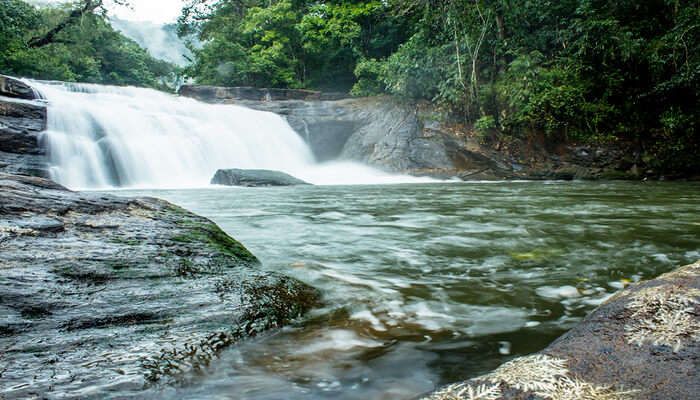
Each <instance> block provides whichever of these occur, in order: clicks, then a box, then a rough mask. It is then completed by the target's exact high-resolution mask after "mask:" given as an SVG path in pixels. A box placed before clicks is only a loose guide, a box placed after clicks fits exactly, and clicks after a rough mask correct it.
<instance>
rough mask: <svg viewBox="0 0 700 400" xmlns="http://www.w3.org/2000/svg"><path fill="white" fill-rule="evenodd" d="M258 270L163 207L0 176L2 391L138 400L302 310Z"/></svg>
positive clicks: (297, 292)
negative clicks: (157, 385) (156, 385)
mask: <svg viewBox="0 0 700 400" xmlns="http://www.w3.org/2000/svg"><path fill="white" fill-rule="evenodd" d="M258 264H259V262H258V260H257V258H256V257H255V256H254V255H252V254H251V253H250V252H249V251H248V250H247V249H246V248H245V247H243V245H241V244H240V243H239V242H237V241H235V240H233V239H231V238H230V237H229V236H228V235H226V234H225V233H224V232H223V231H221V229H219V228H218V227H217V226H216V225H215V224H214V223H212V222H211V221H209V220H207V219H206V218H203V217H200V216H197V215H195V214H192V213H190V212H188V211H186V210H184V209H182V208H179V207H177V206H175V205H172V204H170V203H168V202H165V201H162V200H157V199H152V198H131V199H130V198H121V197H115V196H111V195H104V194H99V193H80V192H71V191H68V190H66V189H65V188H63V187H62V186H60V185H57V184H55V183H53V182H51V181H48V180H44V179H40V178H34V177H27V176H15V175H8V174H2V173H0V398H3V399H15V398H17V399H20V398H22V399H24V398H34V397H36V398H81V399H83V398H100V399H102V398H109V396H110V395H115V396H116V395H117V394H118V396H121V398H123V397H128V396H130V395H133V396H135V397H137V398H138V397H139V396H143V390H144V387H145V386H144V385H147V384H154V383H159V382H166V383H167V382H169V381H170V380H171V379H176V380H178V379H183V377H186V376H187V374H190V373H191V372H192V371H195V370H197V369H199V368H203V367H205V366H206V365H207V364H208V362H209V361H210V360H211V359H213V358H215V357H216V355H217V353H218V352H219V351H220V350H221V349H222V348H224V347H226V346H227V345H229V344H231V343H233V342H235V341H236V340H239V339H242V338H245V337H247V336H249V335H254V334H256V333H257V332H260V331H262V330H265V329H267V328H271V327H275V326H278V325H281V324H283V323H286V322H287V321H288V320H289V319H292V318H294V317H296V316H298V315H300V314H301V313H302V312H304V311H305V310H306V309H308V308H309V307H310V306H311V305H312V304H313V302H314V301H315V299H316V292H315V291H314V290H313V289H311V288H309V287H307V286H305V285H303V284H301V283H300V282H297V281H294V280H292V279H289V278H286V277H283V276H277V275H274V274H270V273H265V272H262V271H261V270H260V269H259V268H258ZM141 398H143V397H141Z"/></svg>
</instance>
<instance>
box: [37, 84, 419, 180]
mask: <svg viewBox="0 0 700 400" xmlns="http://www.w3.org/2000/svg"><path fill="white" fill-rule="evenodd" d="M31 85H32V86H34V87H36V88H37V89H38V90H39V91H40V92H41V93H42V94H43V96H44V97H45V98H46V99H47V101H48V103H49V105H48V129H47V131H46V132H45V134H44V137H43V143H44V145H45V146H47V149H48V153H49V162H50V174H51V178H52V179H54V180H55V181H57V182H59V183H61V184H63V185H65V186H68V187H70V188H80V189H85V188H91V189H94V188H114V187H130V188H139V187H140V188H192V187H204V186H207V185H209V181H210V180H211V178H212V176H213V175H214V173H215V172H216V170H217V169H221V168H243V169H272V170H279V171H284V172H286V173H289V174H291V175H294V176H296V177H298V178H300V179H303V180H306V181H308V182H310V183H314V184H367V183H400V182H415V181H418V179H417V178H411V177H405V176H396V175H390V174H386V173H383V172H381V171H378V170H375V169H372V168H370V167H367V166H363V165H360V164H356V163H351V162H333V163H327V164H317V163H316V162H315V161H314V158H313V155H312V153H311V151H310V149H309V148H308V146H307V145H306V144H305V143H304V141H303V140H302V139H301V138H300V137H299V135H297V134H296V133H295V132H294V131H293V130H292V129H291V128H290V127H289V125H288V124H287V122H286V121H285V120H284V119H283V118H282V117H280V116H278V115H276V114H272V113H268V112H262V111H255V110H251V109H247V108H244V107H239V106H234V105H211V104H206V103H201V102H198V101H196V100H193V99H189V98H182V97H178V96H174V95H169V94H166V93H162V92H158V91H156V90H151V89H143V88H134V87H114V86H101V85H91V84H69V83H60V84H59V83H46V82H43V83H42V82H31ZM423 181H425V180H423Z"/></svg>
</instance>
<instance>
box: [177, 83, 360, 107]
mask: <svg viewBox="0 0 700 400" xmlns="http://www.w3.org/2000/svg"><path fill="white" fill-rule="evenodd" d="M178 93H179V94H180V95H181V96H186V97H192V98H195V99H198V100H201V101H204V102H208V103H215V102H222V103H224V102H231V101H235V100H238V101H245V100H249V101H286V100H338V99H341V98H347V97H349V96H348V95H343V94H342V93H321V92H317V91H313V90H301V89H269V88H262V89H258V88H252V87H220V86H206V85H182V87H180V89H179V90H178Z"/></svg>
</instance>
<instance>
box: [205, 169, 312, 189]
mask: <svg viewBox="0 0 700 400" xmlns="http://www.w3.org/2000/svg"><path fill="white" fill-rule="evenodd" d="M211 184H212V185H226V186H247V187H253V186H293V185H309V183H307V182H304V181H302V180H301V179H297V178H295V177H293V176H291V175H289V174H285V173H284V172H281V171H271V170H267V169H234V168H232V169H220V170H218V171H216V174H214V177H213V178H212V179H211Z"/></svg>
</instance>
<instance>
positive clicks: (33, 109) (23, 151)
mask: <svg viewBox="0 0 700 400" xmlns="http://www.w3.org/2000/svg"><path fill="white" fill-rule="evenodd" d="M37 96H38V94H37V93H36V92H35V91H34V90H33V89H32V88H31V87H29V86H28V85H26V84H25V83H24V82H22V81H20V80H17V79H14V78H10V77H7V76H3V75H0V172H6V173H14V174H23V175H33V176H42V177H48V167H47V162H46V150H45V149H44V147H43V146H42V145H41V143H40V142H41V132H43V131H44V130H46V118H47V116H46V106H45V105H44V104H43V103H42V102H40V101H36V100H35V99H37V98H38V97H37Z"/></svg>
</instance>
